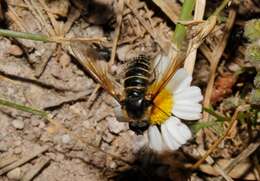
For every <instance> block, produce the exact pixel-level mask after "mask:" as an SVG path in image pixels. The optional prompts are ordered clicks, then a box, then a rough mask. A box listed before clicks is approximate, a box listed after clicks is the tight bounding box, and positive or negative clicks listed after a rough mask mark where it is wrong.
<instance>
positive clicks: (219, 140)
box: [192, 105, 246, 169]
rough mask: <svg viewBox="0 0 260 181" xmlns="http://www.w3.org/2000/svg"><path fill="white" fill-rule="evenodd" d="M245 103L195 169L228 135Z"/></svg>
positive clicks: (194, 167) (195, 165) (196, 166)
mask: <svg viewBox="0 0 260 181" xmlns="http://www.w3.org/2000/svg"><path fill="white" fill-rule="evenodd" d="M245 107H246V106H245V105H242V106H239V107H238V108H237V109H236V110H235V113H234V114H233V116H232V118H231V121H230V123H229V126H228V128H227V130H226V131H225V133H224V135H223V136H221V137H220V138H219V139H218V140H217V141H216V142H215V143H214V144H213V145H212V146H211V147H210V149H209V150H208V151H207V153H206V154H205V155H204V156H203V157H202V158H201V159H200V160H198V161H197V162H196V163H195V164H194V165H193V166H192V168H193V169H196V168H198V167H199V166H200V165H201V164H202V163H203V162H204V161H205V159H206V158H207V157H208V156H209V155H210V154H211V153H212V152H213V151H214V150H215V149H216V148H217V146H218V145H219V144H220V143H221V142H222V141H223V140H224V139H225V138H226V137H227V135H228V134H229V132H230V130H231V128H232V127H233V125H234V123H235V122H236V119H237V115H238V113H239V112H240V111H243V109H244V108H245Z"/></svg>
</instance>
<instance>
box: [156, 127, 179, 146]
mask: <svg viewBox="0 0 260 181" xmlns="http://www.w3.org/2000/svg"><path fill="white" fill-rule="evenodd" d="M170 129H175V128H174V127H173V128H170ZM161 131H162V137H163V141H164V142H165V144H166V146H167V147H168V148H169V149H170V150H177V149H178V148H179V147H180V146H181V144H180V143H179V142H177V140H176V139H175V138H174V136H173V135H172V134H171V132H169V129H168V128H167V125H166V123H164V124H162V125H161Z"/></svg>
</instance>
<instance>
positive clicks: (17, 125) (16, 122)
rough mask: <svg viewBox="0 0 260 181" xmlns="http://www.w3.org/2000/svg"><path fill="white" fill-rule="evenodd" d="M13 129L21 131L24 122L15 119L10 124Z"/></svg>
mask: <svg viewBox="0 0 260 181" xmlns="http://www.w3.org/2000/svg"><path fill="white" fill-rule="evenodd" d="M12 125H13V127H15V128H16V129H23V128H24V122H23V121H22V120H19V119H16V120H14V121H13V122H12Z"/></svg>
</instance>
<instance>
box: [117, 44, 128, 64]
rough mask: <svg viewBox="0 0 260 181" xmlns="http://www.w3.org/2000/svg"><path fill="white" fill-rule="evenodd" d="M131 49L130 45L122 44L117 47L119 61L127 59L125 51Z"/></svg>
mask: <svg viewBox="0 0 260 181" xmlns="http://www.w3.org/2000/svg"><path fill="white" fill-rule="evenodd" d="M130 50H131V46H129V45H123V46H120V47H118V48H117V51H116V53H117V57H118V59H119V60H121V61H125V60H126V59H127V53H128V52H129V51H130Z"/></svg>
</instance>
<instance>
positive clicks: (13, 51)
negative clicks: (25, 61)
mask: <svg viewBox="0 0 260 181" xmlns="http://www.w3.org/2000/svg"><path fill="white" fill-rule="evenodd" d="M8 53H9V54H10V55H14V56H17V57H19V56H21V55H22V54H23V50H22V49H21V48H20V47H18V46H17V45H11V46H10V48H9V49H8Z"/></svg>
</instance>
